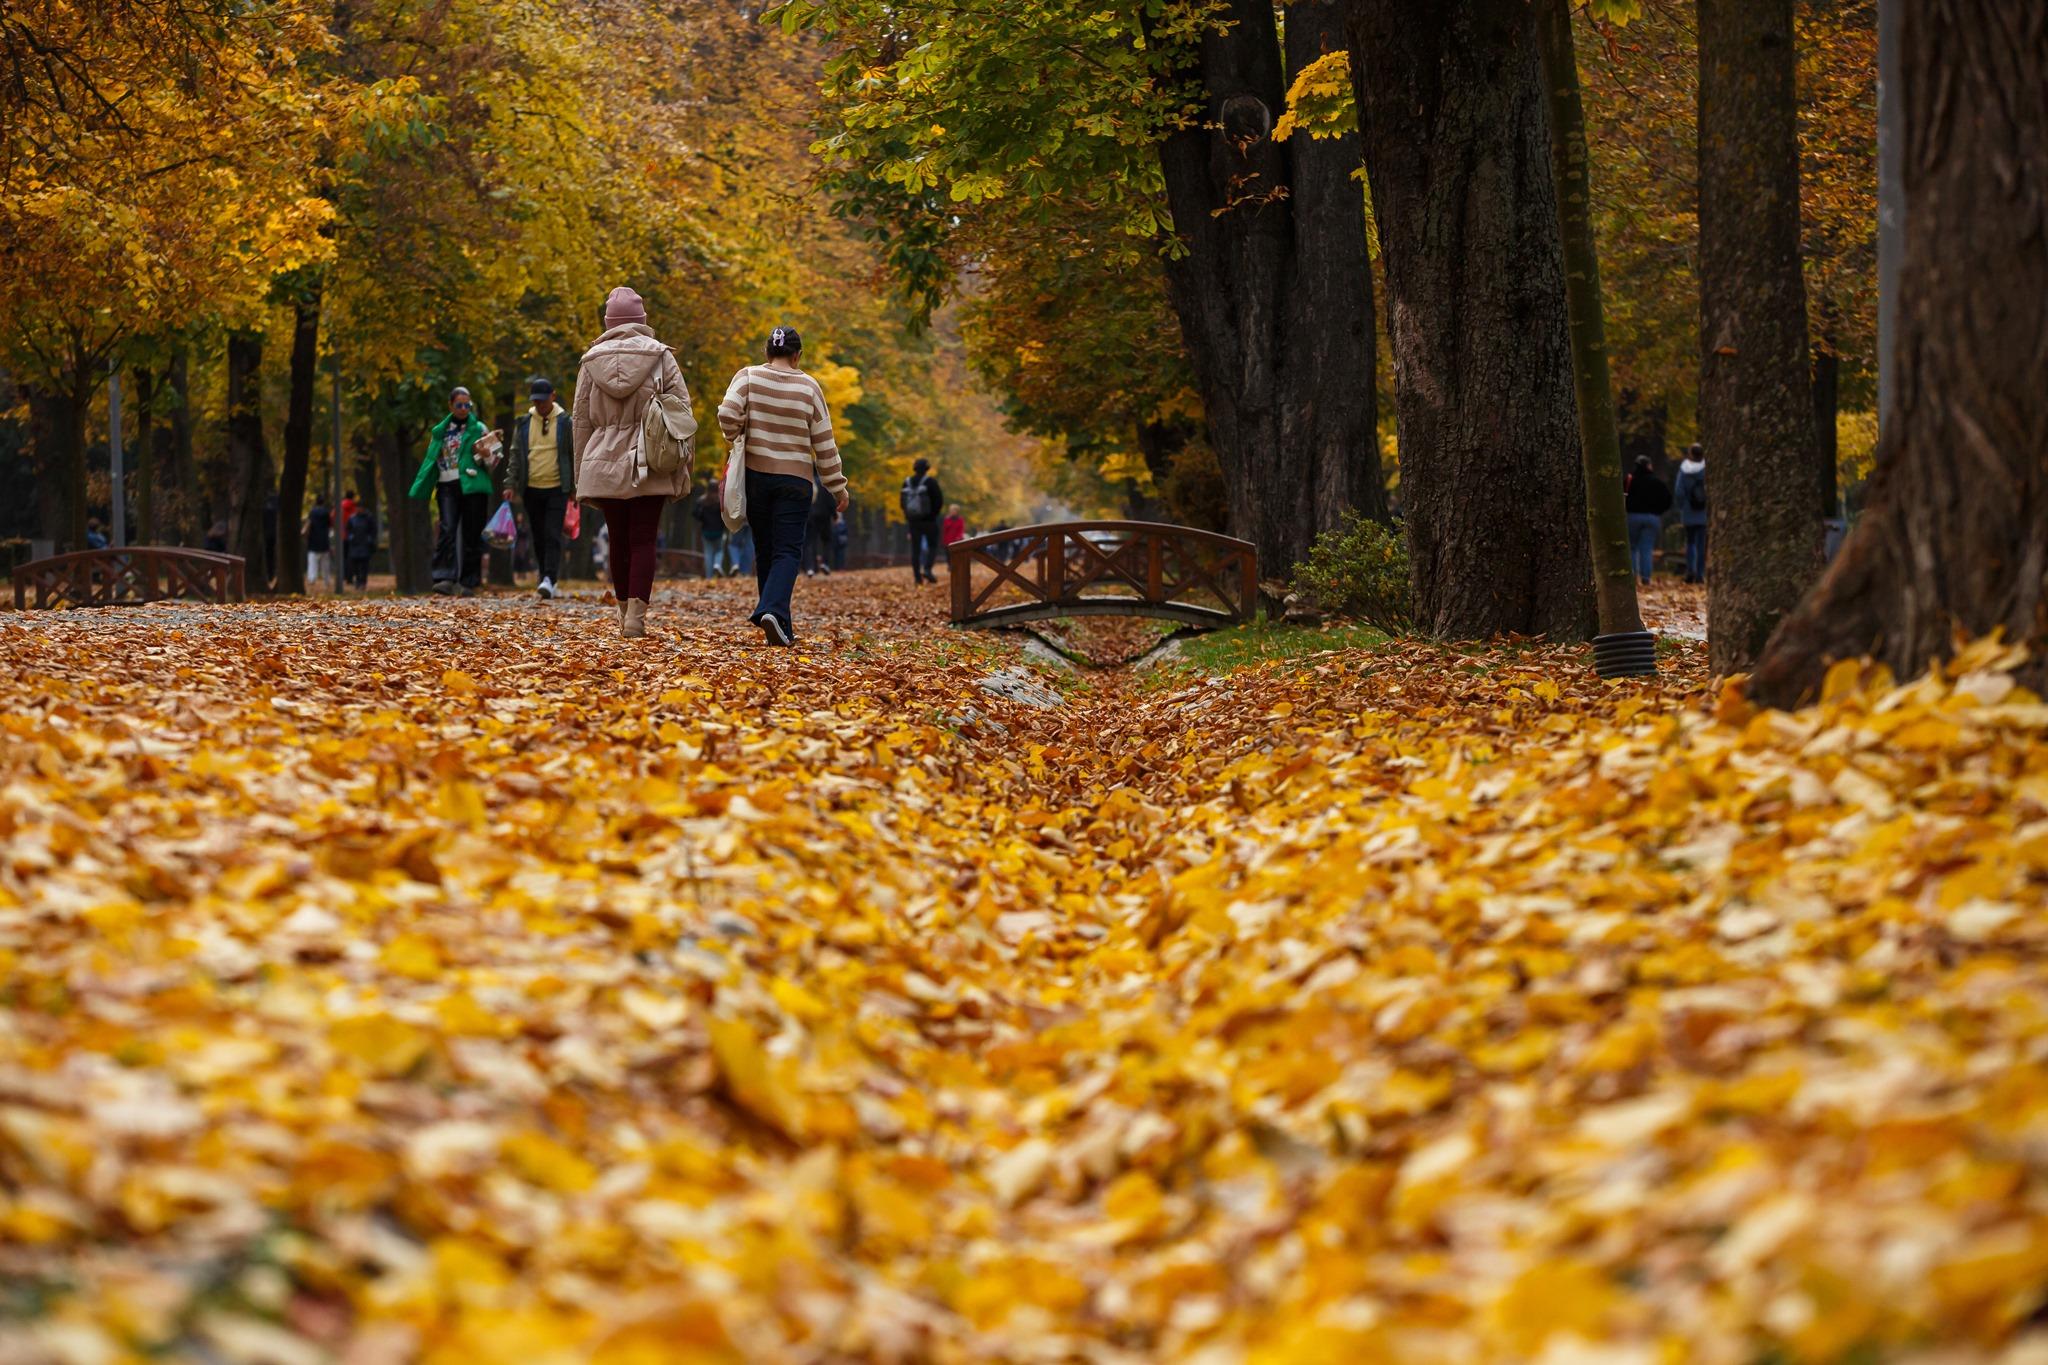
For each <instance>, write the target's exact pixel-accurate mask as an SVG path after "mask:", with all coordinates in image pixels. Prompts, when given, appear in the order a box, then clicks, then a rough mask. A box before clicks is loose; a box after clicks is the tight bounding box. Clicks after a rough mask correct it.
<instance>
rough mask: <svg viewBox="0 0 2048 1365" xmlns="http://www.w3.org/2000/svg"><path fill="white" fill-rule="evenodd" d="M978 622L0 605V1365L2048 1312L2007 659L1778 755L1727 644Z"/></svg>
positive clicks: (736, 605)
mask: <svg viewBox="0 0 2048 1365" xmlns="http://www.w3.org/2000/svg"><path fill="white" fill-rule="evenodd" d="M942 600H943V599H942V598H941V596H940V594H939V593H938V592H937V591H935V590H926V591H924V592H921V593H919V592H913V591H912V590H911V589H910V587H909V585H908V584H907V583H904V582H902V581H901V579H900V578H897V577H893V576H887V575H875V574H859V575H849V576H845V577H840V578H834V579H831V580H820V581H816V582H806V583H805V584H804V585H803V586H802V589H801V594H800V598H799V622H798V624H799V629H800V630H802V631H803V632H804V635H803V640H802V643H801V645H800V647H799V648H797V649H795V650H789V651H782V650H771V649H768V648H765V647H762V646H760V645H758V644H756V643H755V641H756V640H757V638H758V637H757V636H756V635H755V633H753V632H751V631H750V630H748V629H746V628H745V627H744V625H743V624H742V623H741V622H740V620H739V618H740V617H742V616H743V613H744V608H745V605H746V597H745V593H744V589H743V588H742V587H741V586H740V585H738V584H733V583H716V584H702V583H690V584H682V585H676V586H673V587H665V588H664V590H663V595H662V598H661V599H660V600H659V601H658V603H657V608H656V612H655V626H656V631H657V634H656V636H655V638H653V639H651V640H650V641H647V642H645V643H643V644H642V645H639V646H636V647H633V648H630V649H629V648H622V647H621V646H620V645H619V644H618V642H616V641H615V640H614V639H613V638H612V636H613V628H612V627H611V625H610V622H609V616H608V610H607V609H606V608H605V607H604V606H603V605H602V604H601V603H599V602H597V601H596V600H594V599H585V600H571V601H567V602H558V603H554V604H541V603H538V602H537V601H533V600H531V599H526V598H521V599H498V598H485V599H480V600H478V601H474V602H461V601H452V602H451V601H435V600H429V601H408V602H390V601H382V602H372V603H348V604H340V605H336V604H327V603H323V604H317V605H269V606H251V607H246V608H212V609H207V608H192V607H183V606H159V607H151V608H144V609H136V610H129V611H115V612H100V613H78V614H72V615H65V616H62V617H56V616H46V617H38V618H7V619H6V620H4V622H0V651H4V655H5V658H4V662H5V664H6V669H5V677H4V680H0V769H4V771H0V831H4V833H5V859H4V865H0V1001H4V1002H5V1004H6V1006H7V1009H6V1010H5V1011H4V1012H0V1284H4V1285H5V1286H6V1290H5V1292H4V1297H0V1359H59V1360H86V1359H118V1358H122V1352H132V1351H136V1350H141V1349H151V1350H157V1351H160V1352H164V1353H167V1354H169V1355H171V1356H173V1357H176V1358H188V1359H205V1360H236V1361H285V1362H290V1363H291V1365H297V1363H298V1362H301V1361H304V1362H313V1361H321V1360H338V1361H346V1362H352V1363H358V1365H359V1363H362V1362H374V1361H399V1360H413V1359H426V1360H434V1361H453V1360H457V1359H466V1360H469V1361H477V1360H499V1359H508V1358H532V1359H536V1360H558V1359H559V1360H581V1359H597V1360H605V1361H621V1362H623V1361H638V1360H672V1359H697V1360H733V1361H740V1360H747V1361H776V1360H792V1361H842V1360H901V1361H913V1360H967V1359H988V1360H1019V1361H1067V1360H1091V1361H1125V1360H1129V1361H1136V1360H1153V1359H1186V1360H1198V1361H1202V1362H1205V1363H1206V1362H1230V1361H1276V1362H1278V1361H1288V1362H1292V1361H1312V1360H1339V1359H1341V1360H1346V1361H1352V1360H1368V1361H1369V1360H1374V1359H1384V1360H1403V1361H1412V1360H1424V1361H1428V1360H1444V1361H1451V1360H1459V1361H1493V1360H1499V1361H1510V1360H1513V1361H1523V1360H1532V1359H1538V1358H1541V1359H1546V1360H1553V1361H1563V1360H1588V1361H1590V1360H1594V1359H1598V1360H1601V1361H1610V1360H1612V1361H1637V1360H1640V1361H1645V1362H1647V1361H1651V1360H1661V1359H1668V1358H1672V1357H1673V1355H1674V1354H1676V1355H1678V1356H1682V1357H1683V1358H1687V1359H1691V1360H1700V1361H1708V1362H1713V1361H1722V1360H1726V1361H1730V1362H1734V1361H1746V1360H1749V1359H1752V1358H1754V1357H1755V1355H1756V1354H1757V1352H1758V1351H1759V1350H1761V1349H1766V1348H1771V1349H1778V1350H1781V1351H1783V1352H1784V1353H1785V1354H1786V1355H1787V1356H1789V1357H1792V1358H1801V1359H1830V1358H1835V1357H1838V1356H1840V1355H1842V1354H1843V1353H1844V1352H1847V1351H1849V1350H1851V1349H1852V1348H1856V1349H1862V1346H1863V1345H1864V1344H1870V1345H1871V1347H1872V1349H1878V1348H1882V1351H1884V1352H1891V1353H1900V1352H1905V1351H1906V1350H1907V1349H1908V1348H1909V1347H1911V1346H1912V1345H1913V1343H1915V1342H1922V1341H1926V1340H1929V1339H1939V1340H1942V1341H1944V1342H1946V1343H1949V1344H1950V1345H1952V1346H1953V1347H1954V1350H1953V1352H1952V1353H1951V1354H1948V1355H1944V1356H1943V1357H1942V1359H1944V1360H1950V1359H1954V1360H1973V1359H1985V1360H1989V1359H1993V1358H1996V1357H1997V1354H1998V1352H1999V1351H2000V1350H2002V1349H2004V1347H2005V1345H2006V1343H2008V1342H2010V1341H2011V1340H2012V1339H2013V1338H2014V1334H2015V1333H2016V1332H2018V1331H2019V1330H2020V1329H2021V1327H2022V1326H2023V1323H2024V1320H2025V1319H2026V1317H2027V1315H2028V1314H2029V1313H2030V1312H2032V1311H2033V1306H2034V1304H2035V1303H2036V1302H2037V1301H2038V1286H2039V1285H2040V1284H2041V1283H2042V1281H2043V1276H2044V1275H2048V1214H2044V1210H2048V1147H2044V1145H2043V1135H2048V1084H2044V1081H2043V1068H2042V1066H2041V1062H2042V1059H2043V1055H2044V1052H2048V973H2044V971H2043V963H2042V955H2041V950H2042V948H2043V946H2044V940H2043V934H2044V926H2048V918H2044V916H2043V915H2042V913H2041V910H2042V906H2041V885H2042V878H2043V876H2044V875H2048V857H2043V856H2039V855H2040V850H2041V849H2042V848H2048V771H2044V768H2048V755H2044V748H2043V746H2041V745H2039V744H2038V743H2037V742H2036V740H2037V738H2038V732H2039V730H2040V729H2041V728H2043V727H2044V726H2048V708H2043V707H2042V706H2041V705H2039V704H2038V703H2036V702H2035V701H2034V700H2033V699H2031V698H2028V697H2026V696H2024V695H2023V694H2017V693H2014V692H2013V691H2012V690H2011V688H2010V684H2009V682H2007V681H2006V680H2005V675H2004V673H2003V672H2001V671H2000V670H2001V668H2002V667H2004V666H2006V665H2008V664H2009V663H2010V660H2009V659H2008V658H2006V657H2004V656H2002V655H2000V654H1999V652H1998V651H1996V650H1995V649H1992V648H1989V647H1986V648H1982V649H1979V650H1978V651H1977V652H1976V653H1975V654H1973V655H1972V656H1971V657H1970V658H1969V659H1968V660H1967V661H1966V663H1965V666H1964V667H1963V668H1961V669H1960V670H1959V677H1958V679H1957V680H1955V681H1953V682H1947V681H1935V682H1928V683H1923V684H1920V685H1919V686H1918V687H1917V688H1915V689H1907V690H1895V691H1885V690H1883V689H1882V687H1881V686H1880V685H1879V684H1878V682H1877V680H1869V679H1858V678H1857V677H1855V676H1854V675H1853V670H1852V671H1851V672H1850V673H1847V674H1844V675H1842V676H1841V677H1840V678H1839V679H1838V681H1837V685H1836V693H1835V695H1834V696H1833V697H1832V698H1831V700H1830V702H1829V703H1828V705H1827V706H1826V707H1824V708H1820V709H1817V710H1815V711H1812V712H1808V713H1802V714H1800V715H1798V716H1776V717H1773V716H1752V715H1750V714H1748V712H1747V711H1746V709H1745V708H1744V707H1743V706H1742V704H1741V703H1740V701H1739V699H1736V698H1733V697H1720V696H1713V695H1709V693H1708V692H1707V689H1706V687H1705V685H1704V682H1703V679H1702V678H1701V676H1700V673H1699V658H1698V654H1699V651H1698V650H1697V649H1696V648H1690V647H1688V648H1685V649H1681V651H1680V652H1679V653H1678V654H1677V655H1675V656H1673V659H1672V664H1673V667H1672V668H1671V670H1670V671H1669V672H1668V673H1667V676H1666V680H1665V681H1664V682H1663V683H1661V684H1659V685H1658V686H1655V687H1650V688H1642V687H1637V686H1621V687H1611V688H1610V687H1607V686H1604V685H1601V684H1598V683H1596V682H1593V681H1591V680H1590V679H1589V678H1588V677H1587V676H1586V671H1585V668H1584V661H1583V658H1582V651H1567V650H1553V649H1549V648H1545V647H1540V646H1539V647H1528V646H1519V645H1517V646H1504V647H1501V648H1496V649H1491V650H1464V651H1461V650H1452V649H1444V648H1435V647H1429V646H1422V645H1408V644H1403V645H1398V646H1388V647H1385V648H1382V649H1378V650H1369V651H1344V652H1333V653H1329V654H1324V655H1316V656H1311V657H1307V658H1302V659H1296V660H1291V661H1285V662H1281V663H1276V664H1271V665H1267V666H1264V667H1261V668H1257V669H1250V670H1242V671H1239V672H1236V673H1232V674H1228V675H1222V676H1212V675H1208V674H1203V673H1200V672H1194V671H1186V670H1182V671H1172V670H1168V671H1156V672H1150V673H1139V672H1117V673H1080V674H1070V675H1062V674H1057V673H1050V672H1048V673H1040V674H1035V675H1033V677H1034V679H1035V681H1036V683H1037V685H1038V688H1039V692H1040V695H1032V696H1027V695H1022V694H1020V693H1019V692H1018V691H1017V690H1015V689H1005V688H996V689H993V690H992V689H991V688H989V687H987V686H984V685H983V684H984V682H985V681H986V680H987V679H989V678H990V677H991V676H992V675H999V674H1006V673H1008V674H1013V675H1014V671H1015V670H1018V669H1020V668H1025V667H1027V665H1026V663H1025V662H1024V661H1023V660H1022V659H1021V658H1020V656H1019V654H1018V652H1017V648H1016V646H1015V645H1014V644H1011V643H1007V642H1001V641H990V640H987V639H984V638H981V637H967V636H960V635H955V634H951V633H948V632H945V631H943V630H941V629H939V628H938V626H939V622H940V617H941V612H942V610H943V607H942ZM1048 701H1050V702H1051V703H1052V704H1044V703H1047V702H1048ZM1591 1342H1601V1343H1604V1344H1605V1349H1607V1350H1608V1352H1609V1353H1608V1354H1603V1355H1598V1356H1596V1355H1594V1354H1591V1353H1590V1352H1591V1351H1592V1347H1591V1346H1590V1345H1587V1343H1591ZM96 1352H97V1353H98V1354H95V1353H96ZM10 1353H11V1354H10ZM38 1353H40V1354H38ZM1901 1358H1904V1357H1903V1355H1902V1356H1901ZM2014 1359H2018V1357H2014Z"/></svg>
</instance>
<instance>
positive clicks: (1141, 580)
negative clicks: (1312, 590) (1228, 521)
mask: <svg viewBox="0 0 2048 1365" xmlns="http://www.w3.org/2000/svg"><path fill="white" fill-rule="evenodd" d="M1092 534H1105V535H1109V536H1112V537H1116V538H1117V540H1118V543H1116V544H1113V545H1111V546H1108V547H1104V546H1100V545H1097V544H1095V543H1094V541H1092V540H1090V539H1089V538H1088V537H1089V536H1090V535H1092ZM1012 544H1016V545H1019V546H1020V547H1022V548H1023V549H1025V551H1026V553H1027V554H1029V556H1030V557H1031V558H1032V559H1033V560H1034V561H1035V563H1036V569H1035V573H1033V574H1031V575H1030V576H1027V574H1026V572H1022V571H1020V570H1019V567H1018V564H1017V562H1016V559H1015V558H1012V559H1009V560H1005V559H1003V558H1000V557H998V556H997V555H996V554H995V553H994V551H995V550H996V549H997V548H998V547H1003V546H1009V545H1012ZM1169 553H1171V554H1172V555H1173V556H1174V558H1175V559H1176V560H1177V569H1176V576H1175V577H1174V578H1173V579H1172V580H1171V581H1168V578H1167V572H1168V566H1167V562H1166V561H1167V557H1168V554H1169ZM946 555H947V564H948V567H949V568H950V569H951V571H952V580H953V582H952V620H953V624H954V625H956V626H969V625H974V626H987V625H1003V624H1010V623H1017V622H1022V621H1029V620H1046V619H1050V618H1053V617H1058V616H1063V615H1069V614H1074V615H1103V614H1118V615H1132V616H1156V617H1161V618H1164V619H1167V620H1173V621H1180V622H1183V623H1185V624H1189V625H1198V626H1222V625H1236V624H1239V623H1241V622H1243V621H1248V620H1250V619H1251V618H1252V616H1253V615H1254V614H1255V613H1256V612H1257V610H1258V581H1259V579H1258V550H1257V547H1255V546H1254V545H1253V544H1252V543H1251V542H1250V541H1246V540H1239V539H1237V538H1236V537H1234V536H1226V535H1220V534H1218V533H1217V532H1214V531H1203V530H1198V529H1196V528H1194V527H1192V526H1174V525H1172V524H1170V523H1167V522H1158V521H1117V520H1097V521H1059V522H1040V523H1035V524H1033V525H1030V526H1018V527H1013V528H1010V529H1007V530H1002V531H989V532H986V533H984V534H982V535H978V536H973V537H970V538H968V539H965V540H958V541H955V542H954V543H953V544H951V545H949V546H948V547H946ZM976 565H982V566H985V567H987V568H989V569H992V570H993V571H994V572H995V578H994V579H993V580H992V581H991V582H989V583H988V584H987V585H986V586H985V587H983V588H982V589H981V590H980V591H979V592H977V591H976V590H975V585H974V575H973V571H974V568H975V566H976ZM1098 583H1103V584H1122V585H1124V586H1126V587H1128V588H1131V589H1133V590H1135V592H1136V596H1129V595H1114V596H1111V595H1104V594H1100V593H1098V594H1095V595H1092V596H1084V595H1083V594H1084V593H1086V592H1087V590H1088V589H1089V588H1091V587H1093V586H1095V585H1096V584H1098ZM1006 584H1007V585H1010V586H1013V587H1015V588H1017V589H1018V590H1019V591H1021V592H1022V593H1023V595H1024V598H1025V600H1024V601H1022V602H1016V603H1009V604H1005V605H1002V606H996V607H990V606H988V603H989V601H990V600H991V599H992V598H994V597H995V595H996V594H997V593H998V592H1000V591H1001V590H1002V588H1003V587H1004V586H1005V585H1006ZM1191 591H1196V592H1206V593H1208V594H1209V595H1210V596H1213V597H1214V598H1215V599H1216V600H1217V601H1218V602H1220V603H1221V604H1222V605H1221V606H1220V607H1211V606H1206V605H1202V604H1200V603H1196V602H1190V601H1185V600H1181V599H1183V598H1185V597H1186V596H1187V594H1189V593H1190V592H1191Z"/></svg>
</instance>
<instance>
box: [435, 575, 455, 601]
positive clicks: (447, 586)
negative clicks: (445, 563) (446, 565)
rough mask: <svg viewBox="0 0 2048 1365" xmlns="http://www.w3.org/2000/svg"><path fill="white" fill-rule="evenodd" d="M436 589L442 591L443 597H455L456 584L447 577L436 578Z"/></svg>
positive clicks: (438, 591)
mask: <svg viewBox="0 0 2048 1365" xmlns="http://www.w3.org/2000/svg"><path fill="white" fill-rule="evenodd" d="M434 591H435V592H437V593H440V594H441V596H443V597H453V596H454V595H455V585H454V584H453V583H451V582H449V581H448V580H447V579H445V578H442V579H436V580H435V582H434Z"/></svg>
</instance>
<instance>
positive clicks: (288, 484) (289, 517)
mask: <svg viewBox="0 0 2048 1365" xmlns="http://www.w3.org/2000/svg"><path fill="white" fill-rule="evenodd" d="M319 358H320V286H319V284H318V283H315V284H313V285H312V286H311V287H310V288H309V289H308V290H307V291H306V292H305V293H303V294H302V295H301V296H300V297H298V298H296V299H294V300H293V301H292V365H291V392H290V395H289V397H288V398H287V400H286V403H285V419H284V466H283V468H282V469H281V470H280V471H279V475H278V487H277V507H278V512H277V590H278V591H279V592H289V593H302V592H304V591H306V587H307V584H306V542H305V536H304V534H303V533H302V531H301V529H300V527H301V525H302V521H301V518H303V517H304V515H305V504H306V469H307V466H308V465H310V464H311V463H312V459H313V382H314V379H315V378H316V374H315V369H314V367H315V365H316V363H317V362H318V360H319Z"/></svg>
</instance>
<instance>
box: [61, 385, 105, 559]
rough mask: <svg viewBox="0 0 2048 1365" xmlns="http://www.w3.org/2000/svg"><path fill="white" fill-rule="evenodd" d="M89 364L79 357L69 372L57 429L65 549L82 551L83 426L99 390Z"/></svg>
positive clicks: (83, 526)
mask: <svg viewBox="0 0 2048 1365" xmlns="http://www.w3.org/2000/svg"><path fill="white" fill-rule="evenodd" d="M96 368H97V367H95V366H94V365H93V364H92V362H91V361H89V360H86V359H84V358H83V357H80V358H79V359H77V360H76V361H75V362H74V364H73V366H72V370H71V375H70V380H69V383H68V384H67V386H66V389H65V394H64V399H65V402H64V410H63V412H62V414H61V417H62V424H61V426H60V427H59V440H60V444H59V446H58V458H59V459H60V460H61V461H62V462H63V463H62V464H61V466H60V468H62V470H63V471H64V476H63V477H64V536H65V541H66V544H65V548H66V549H70V550H83V549H85V548H86V544H85V523H86V518H87V516H88V515H89V509H88V508H87V506H86V491H85V479H86V469H85V461H86V448H87V442H86V434H85V433H86V423H87V421H88V420H89V419H90V418H91V416H92V395H93V391H94V390H95V389H97V388H98V387H99V376H98V375H97V374H96V373H95V370H96Z"/></svg>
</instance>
